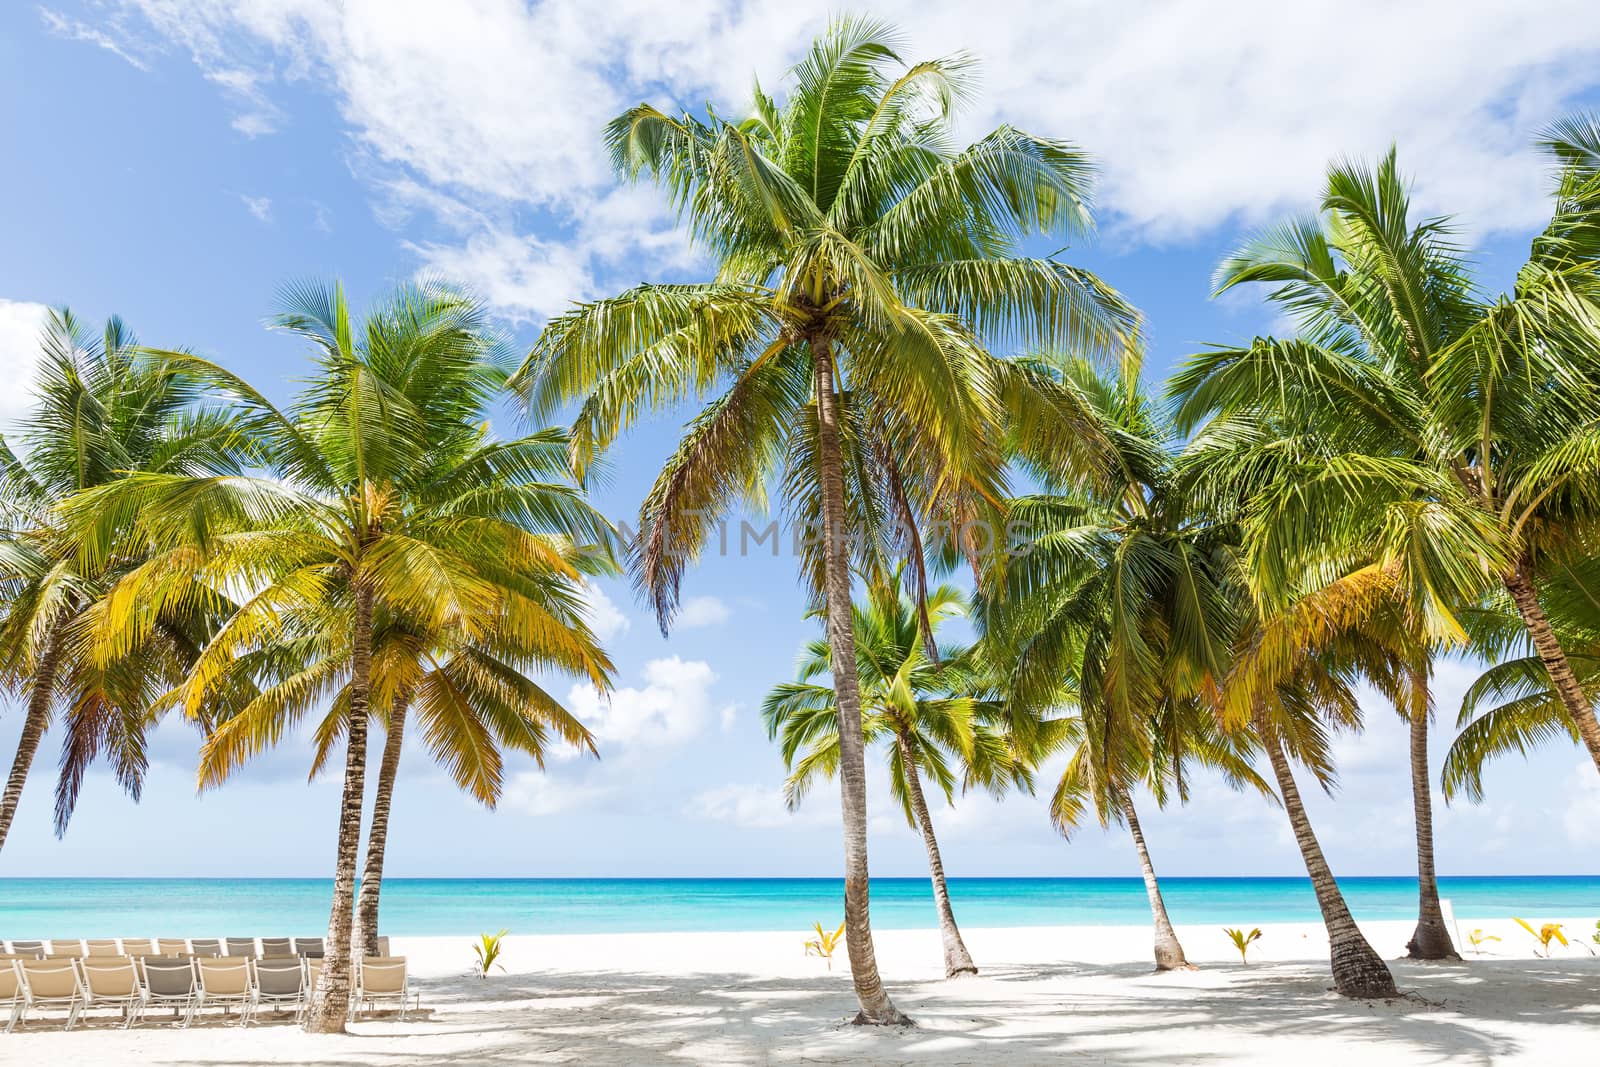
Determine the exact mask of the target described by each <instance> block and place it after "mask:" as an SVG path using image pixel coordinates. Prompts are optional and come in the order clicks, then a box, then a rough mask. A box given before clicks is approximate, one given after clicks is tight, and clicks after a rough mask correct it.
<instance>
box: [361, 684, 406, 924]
mask: <svg viewBox="0 0 1600 1067" xmlns="http://www.w3.org/2000/svg"><path fill="white" fill-rule="evenodd" d="M408 703H409V701H408V700H407V698H406V697H405V696H404V695H396V696H395V698H394V707H393V708H391V709H390V711H389V736H388V737H387V739H385V741H384V743H383V761H382V762H381V763H379V764H378V792H377V796H376V797H375V798H374V800H373V802H372V825H371V826H370V827H369V828H368V829H367V859H366V863H365V864H364V865H363V866H362V868H361V893H360V895H359V896H357V897H356V937H355V940H356V944H358V945H360V946H361V951H362V952H363V953H364V954H366V955H368V956H376V955H378V894H379V892H380V891H381V890H382V889H383V850H384V847H385V846H386V845H387V844H388V842H389V804H390V801H391V800H392V799H393V797H394V780H395V775H396V774H398V773H399V770H400V745H401V740H402V738H403V736H404V734H405V729H406V711H407V705H408Z"/></svg>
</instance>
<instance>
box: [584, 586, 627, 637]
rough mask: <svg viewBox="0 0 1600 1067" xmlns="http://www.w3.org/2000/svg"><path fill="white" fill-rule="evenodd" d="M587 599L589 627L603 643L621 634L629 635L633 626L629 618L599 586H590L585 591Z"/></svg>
mask: <svg viewBox="0 0 1600 1067" xmlns="http://www.w3.org/2000/svg"><path fill="white" fill-rule="evenodd" d="M585 599H586V600H587V601H588V605H587V606H588V616H589V627H590V628H591V629H592V630H594V633H595V636H596V637H598V638H600V640H602V641H609V640H611V639H612V638H613V637H616V636H617V635H619V634H623V633H627V631H628V627H629V626H631V625H632V622H631V621H630V620H629V618H628V616H627V615H625V614H623V611H622V609H621V608H619V607H617V605H616V602H615V601H613V600H612V599H611V598H610V597H608V596H606V594H605V590H603V589H601V588H600V587H599V586H597V585H590V586H588V587H587V588H586V589H585Z"/></svg>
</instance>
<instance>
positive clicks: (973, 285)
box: [519, 18, 1136, 1024]
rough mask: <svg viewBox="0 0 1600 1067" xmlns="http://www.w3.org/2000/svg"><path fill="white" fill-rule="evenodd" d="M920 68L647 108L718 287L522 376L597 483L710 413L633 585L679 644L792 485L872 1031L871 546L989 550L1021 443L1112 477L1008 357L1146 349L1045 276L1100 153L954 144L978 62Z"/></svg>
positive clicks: (856, 60)
mask: <svg viewBox="0 0 1600 1067" xmlns="http://www.w3.org/2000/svg"><path fill="white" fill-rule="evenodd" d="M895 46H896V40H895V35H894V34H893V32H892V31H891V30H890V29H889V28H888V27H886V26H884V25H882V24H880V23H877V22H874V21H871V20H865V19H852V18H843V19H839V20H837V21H835V22H834V23H833V24H832V25H831V26H830V27H829V29H828V31H827V32H826V33H825V34H824V35H823V36H822V37H820V38H818V39H817V41H816V42H815V43H814V44H813V45H812V47H811V49H810V50H809V51H808V53H807V54H806V56H805V58H803V59H802V60H801V61H800V62H799V63H797V64H796V65H795V67H794V68H793V69H792V70H791V72H790V75H791V77H790V86H789V92H788V96H787V99H786V100H785V101H783V102H781V103H780V102H779V101H778V100H776V99H774V98H773V97H770V96H768V95H767V94H765V93H764V92H762V91H761V89H760V88H759V86H758V87H757V88H756V90H755V94H754V95H755V99H754V101H753V103H752V105H751V107H750V109H749V113H748V117H747V118H744V119H742V120H741V121H737V122H734V121H730V120H728V119H725V118H723V117H722V115H721V114H719V113H717V112H715V111H711V110H709V109H708V111H707V113H706V114H705V115H689V114H681V115H669V114H666V113H664V112H662V111H660V110H658V109H656V108H654V107H651V106H650V105H648V104H641V105H639V106H638V107H635V108H632V109H630V110H629V111H627V112H626V113H624V114H623V115H621V116H619V117H618V118H617V119H616V120H614V121H613V122H612V123H611V125H610V126H609V128H608V129H607V133H606V141H607V144H608V146H609V148H610V150H611V155H612V160H613V162H614V163H615V165H616V167H617V169H618V171H619V172H620V173H621V174H623V175H624V176H625V177H627V178H630V179H638V178H640V177H641V176H645V175H648V177H650V178H651V179H653V180H654V181H655V182H656V183H657V184H658V185H660V186H662V187H664V188H665V189H666V191H667V192H668V194H669V196H670V197H671V199H672V201H673V203H674V205H675V206H676V207H677V208H678V209H679V211H680V213H681V214H682V216H683V218H684V220H685V222H686V224H687V227H688V230H689V233H690V235H691V237H692V238H693V239H694V240H695V242H696V243H697V244H698V245H699V246H700V247H701V248H702V249H703V250H705V251H706V252H707V253H709V254H710V255H711V256H712V257H713V258H714V259H715V260H716V265H717V271H716V275H715V277H714V278H713V279H712V280H710V281H707V282H703V283H696V284H688V285H643V286H640V287H638V288H635V289H631V290H628V291H627V292H624V293H622V294H620V295H618V296H615V297H611V298H607V299H602V300H596V301H592V302H589V303H585V304H582V305H579V306H577V307H575V308H574V309H573V310H571V311H569V312H568V313H566V314H564V315H560V316H558V317H557V318H555V319H554V320H552V321H551V322H550V323H549V325H548V326H547V327H546V328H545V330H544V331H543V333H542V334H541V335H540V338H539V340H538V342H537V344H536V345H535V346H534V349H533V350H532V352H531V353H530V354H529V357H528V360H527V363H526V364H525V365H524V367H523V369H522V371H521V372H520V375H519V382H520V384H521V386H522V388H523V390H524V392H525V395H526V397H527V401H528V406H529V410H530V412H531V413H532V415H533V417H534V418H535V419H536V420H538V421H543V419H544V417H545V416H546V415H547V414H548V413H550V412H553V411H555V410H556V409H557V408H559V407H560V406H561V405H563V404H565V403H567V402H568V401H570V400H573V399H574V398H576V399H578V400H580V401H581V406H580V408H579V410H578V415H577V419H576V422H575V424H574V427H573V446H574V459H575V464H576V466H577V467H578V468H579V469H580V470H583V469H586V468H587V466H588V465H589V464H590V463H591V462H592V460H593V459H594V458H595V456H596V455H597V454H598V453H600V452H601V451H603V450H604V449H606V448H607V447H608V446H609V445H610V444H611V443H612V442H613V441H614V440H615V439H616V437H617V436H618V435H619V434H620V433H622V432H623V431H624V430H625V429H626V428H627V427H628V426H629V425H631V424H632V423H633V421H634V420H635V419H636V418H638V417H639V416H640V415H641V414H643V413H644V412H645V411H646V410H648V409H652V408H664V407H671V406H675V405H678V404H680V403H683V402H686V401H689V400H691V399H701V400H704V399H705V398H708V397H710V398H711V399H709V400H708V401H707V402H705V403H704V405H703V406H702V408H701V410H700V412H699V414H698V415H697V416H696V417H695V418H694V419H693V421H692V422H691V423H690V425H689V427H688V429H687V431H686V432H685V434H684V436H683V438H682V440H681V442H680V444H679V447H678V449H677V451H676V452H675V453H674V454H673V456H672V457H671V458H670V459H669V460H668V461H667V465H666V468H665V469H664V470H663V471H662V473H661V475H660V477H659V478H658V479H657V480H656V483H655V485H654V487H653V488H652V489H651V491H650V493H649V495H648V496H647V498H646V500H645V501H644V503H643V506H642V507H641V510H640V520H639V535H638V537H637V539H636V541H635V543H634V545H633V551H632V554H631V560H630V564H631V567H632V570H633V575H634V579H635V582H636V583H637V585H638V587H639V589H640V590H641V592H642V594H643V595H644V596H645V597H646V598H648V599H649V600H650V601H651V602H652V604H653V605H654V607H655V609H656V613H657V615H658V617H659V619H660V622H661V624H662V626H663V628H665V627H666V626H668V625H669V624H670V622H671V619H672V616H673V613H674V611H675V610H676V606H677V602H678V589H679V584H680V580H681V578H682V574H683V571H684V569H685V568H686V567H687V566H688V564H689V563H690V562H691V561H693V560H694V559H695V558H696V557H697V556H698V555H699V553H700V552H701V551H702V550H703V549H704V548H705V546H706V545H707V544H708V542H709V541H710V540H711V537H712V535H713V533H714V532H715V531H717V530H718V529H720V528H721V527H720V524H721V523H722V522H724V521H725V519H726V518H727V516H728V515H729V513H730V512H731V511H732V509H733V508H734V507H735V506H736V504H737V503H738V502H740V501H746V502H750V503H753V504H755V505H756V506H758V507H761V508H764V507H765V506H766V504H767V500H768V495H769V492H770V491H771V490H772V489H773V488H774V485H775V484H776V485H777V486H779V487H781V495H782V504H783V510H784V512H785V514H786V516H787V517H788V519H789V521H790V522H791V523H792V524H793V525H794V526H795V527H796V528H797V530H798V531H799V532H800V533H801V536H800V537H798V538H797V539H798V540H799V541H800V556H801V559H800V564H801V573H802V577H803V581H804V584H805V587H806V589H807V590H808V592H809V593H810V594H811V596H812V597H813V599H814V601H815V603H816V604H817V605H818V606H819V607H821V608H822V609H823V610H824V611H825V612H826V617H827V620H828V641H829V644H830V646H831V649H832V657H833V662H834V663H835V664H838V665H840V669H839V670H838V672H837V673H836V674H835V676H834V686H835V689H836V691H837V694H838V701H837V704H838V713H839V719H840V723H839V735H840V738H841V744H840V756H839V760H840V762H839V783H840V792H841V797H842V803H841V809H842V815H843V823H844V861H845V862H844V868H845V870H844V874H845V902H844V903H845V926H846V944H847V946H848V950H849V956H850V966H851V973H852V977H853V979H854V984H855V992H856V996H857V998H858V1000H859V1001H860V1005H861V1012H860V1014H859V1016H858V1017H857V1021H858V1022H860V1023H868V1024H892V1023H899V1022H902V1021H904V1017H903V1016H902V1015H901V1014H900V1012H899V1011H898V1010H896V1008H895V1007H894V1004H893V1002H892V1000H891V999H890V997H889V996H888V994H887V993H886V992H885V991H884V989H883V985H882V982H881V980H880V978H879V975H878V968H877V962H876V957H875V955H874V952H873V945H872V934H871V926H870V921H869V910H868V909H869V893H868V867H867V841H866V767H865V757H864V753H863V748H862V742H861V738H862V729H861V697H860V687H859V683H858V681H857V678H856V674H855V659H854V653H855V640H854V636H853V634H852V629H851V624H852V616H851V595H852V589H851V563H852V558H851V557H852V544H853V543H854V544H860V543H864V542H868V541H873V540H875V539H877V538H879V537H880V536H882V535H883V534H884V531H885V529H886V528H887V527H889V526H892V525H895V523H894V521H893V520H894V518H896V517H898V518H899V519H901V520H902V523H903V520H904V518H905V517H906V516H908V515H909V516H911V517H913V518H914V519H915V520H916V521H917V522H918V523H931V521H932V520H935V519H937V520H940V521H944V522H946V523H949V524H951V525H952V526H953V527H954V528H955V529H956V530H957V531H958V534H957V539H958V540H960V541H961V542H962V545H963V547H964V548H965V549H966V550H967V551H968V552H976V551H977V546H976V542H977V541H978V540H979V539H978V538H977V537H976V536H967V535H968V534H971V533H972V531H973V529H974V526H975V522H974V520H978V519H988V518H995V519H998V518H999V517H1000V515H999V512H1000V501H1001V500H1003V498H1004V496H1005V489H1004V481H1005V478H1004V460H1005V457H1006V455H1007V450H1006V443H1007V439H1008V437H1009V436H1011V435H1013V434H1015V435H1016V436H1018V437H1020V438H1021V439H1022V441H1023V445H1024V447H1025V449H1026V450H1027V452H1028V454H1030V455H1032V456H1034V457H1036V458H1037V459H1039V460H1040V462H1044V463H1048V464H1050V465H1056V466H1064V465H1069V464H1077V465H1080V466H1082V465H1093V464H1094V463H1095V462H1097V461H1098V460H1099V458H1100V457H1099V451H1098V449H1097V447H1096V446H1097V445H1098V444H1100V442H1098V441H1095V440H1091V439H1089V437H1088V436H1086V429H1085V428H1086V425H1087V424H1086V421H1085V419H1083V418H1082V417H1081V413H1080V412H1079V411H1078V410H1077V408H1076V407H1075V406H1074V398H1073V397H1071V396H1067V395H1063V394H1061V393H1060V392H1059V391H1057V390H1054V389H1052V388H1051V387H1050V383H1049V382H1047V381H1043V380H1041V379H1040V378H1038V377H1037V376H1035V375H1033V374H1032V373H1030V371H1029V370H1028V368H1026V367H1024V366H1022V365H1018V364H1013V363H1010V362H1008V361H1006V360H1002V359H997V358H994V357H993V356H992V355H991V354H990V352H989V351H988V349H987V348H986V347H985V342H986V341H998V342H1005V343H1021V344H1030V345H1048V346H1055V347H1058V348H1060V349H1062V350H1064V351H1072V352H1086V351H1090V350H1094V351H1100V352H1105V353H1110V354H1115V355H1118V356H1120V355H1122V354H1124V353H1125V352H1127V351H1130V350H1131V348H1132V343H1133V334H1134V332H1135V329H1136V318H1135V316H1134V315H1133V313H1132V312H1131V311H1130V310H1129V309H1128V308H1127V307H1126V306H1125V305H1124V304H1123V303H1122V301H1121V300H1120V299H1119V298H1118V297H1117V295H1116V294H1115V293H1114V292H1112V291H1111V290H1109V289H1108V288H1107V287H1105V286H1104V285H1103V284H1101V283H1100V282H1099V281H1098V280H1097V279H1096V278H1094V277H1093V276H1092V275H1090V274H1087V273H1086V272H1083V271H1081V270H1077V269H1075V268H1072V267H1069V266H1067V265H1065V264H1063V263H1060V262H1058V261H1057V260H1055V259H1054V258H1045V259H1038V258H1027V257H1023V256H1021V255H1019V254H1018V249H1019V248H1020V246H1021V244H1022V242H1023V241H1024V240H1025V239H1026V238H1027V237H1028V236H1029V235H1031V234H1041V235H1046V236H1048V237H1050V238H1052V239H1056V240H1060V239H1062V238H1063V237H1065V236H1067V235H1075V234H1080V233H1082V232H1083V231H1084V229H1085V228H1086V226H1087V225H1088V222H1089V214H1088V208H1087V205H1086V193H1087V187H1088V181H1089V167H1088V163H1087V160H1086V159H1085V157H1084V156H1083V154H1082V153H1081V152H1080V151H1078V150H1077V149H1076V148H1075V147H1073V146H1072V145H1069V144H1067V143H1065V142H1061V141H1052V140H1047V139H1044V138H1040V137H1035V136H1032V135H1030V134H1027V133H1023V132H1022V131H1020V130H1016V129H1013V128H1011V127H1009V126H1003V127H1001V128H999V129H997V130H995V131H994V132H993V133H991V134H989V135H988V136H986V137H984V138H982V139H981V140H979V141H978V142H976V143H975V144H973V145H971V146H970V147H967V148H964V149H959V150H957V149H955V148H954V147H953V146H952V144H951V140H950V132H951V116H952V111H953V108H954V107H955V106H956V104H957V103H958V102H960V101H961V100H962V99H963V98H964V97H965V96H966V95H967V93H968V92H969V90H970V85H971V82H970V67H971V63H970V61H969V60H968V59H967V57H965V56H954V57H950V58H946V59H941V60H932V61H925V62H919V63H915V64H910V65H904V64H902V63H901V61H900V59H899V57H898V55H897V53H896V51H895ZM891 501H892V502H893V503H892V504H891V503H890V502H891ZM912 528H913V529H915V528H916V526H915V524H913V526H912ZM991 529H998V522H996V523H995V524H994V525H993V526H992V527H991Z"/></svg>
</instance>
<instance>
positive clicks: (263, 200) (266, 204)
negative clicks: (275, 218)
mask: <svg viewBox="0 0 1600 1067" xmlns="http://www.w3.org/2000/svg"><path fill="white" fill-rule="evenodd" d="M239 199H240V200H242V201H243V202H244V209H245V210H246V211H248V212H250V214H252V215H254V216H255V219H256V221H257V222H271V221H272V198H271V197H270V196H247V195H245V194H244V193H240V194H239Z"/></svg>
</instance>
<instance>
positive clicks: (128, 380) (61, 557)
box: [0, 308, 250, 846]
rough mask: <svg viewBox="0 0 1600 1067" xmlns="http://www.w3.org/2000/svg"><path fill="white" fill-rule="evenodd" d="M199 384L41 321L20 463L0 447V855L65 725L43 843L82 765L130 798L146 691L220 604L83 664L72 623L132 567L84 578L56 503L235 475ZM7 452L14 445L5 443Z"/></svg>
mask: <svg viewBox="0 0 1600 1067" xmlns="http://www.w3.org/2000/svg"><path fill="white" fill-rule="evenodd" d="M204 383H205V380H204V376H203V375H196V374H195V373H193V370H192V368H189V367H187V366H186V365H184V364H183V363H182V361H173V360H167V359H163V358H160V357H155V356H150V355H148V354H146V353H144V352H143V351H141V349H140V348H139V345H138V342H137V340H136V339H135V338H134V336H133V335H132V333H130V332H129V331H128V330H127V328H126V327H125V326H124V325H123V324H122V321H121V320H120V319H116V318H112V319H110V320H109V321H108V322H107V323H106V326H105V329H104V331H103V332H102V333H101V334H100V335H99V336H98V337H96V336H91V335H90V333H89V331H88V330H87V329H85V327H84V325H83V324H82V323H81V322H80V321H79V320H78V319H77V317H76V316H74V315H73V314H72V313H71V312H70V311H69V310H67V309H65V308H62V309H60V310H56V311H52V312H51V313H50V315H49V319H48V321H47V324H46V326H45V328H44V332H43V334H42V336H41V337H40V360H39V364H38V368H37V371H36V375H35V378H34V380H33V382H32V383H31V384H32V386H33V403H32V407H31V409H30V411H29V414H28V417H27V421H26V423H25V428H24V430H23V431H22V433H21V435H20V444H21V448H20V451H18V450H13V448H12V447H11V442H8V441H7V440H5V438H3V437H0V515H3V518H0V522H3V525H4V530H3V532H0V601H3V606H0V648H3V650H4V651H3V654H0V656H3V658H0V680H3V681H4V683H5V684H6V686H7V687H8V688H10V689H12V690H13V691H25V692H26V693H27V694H28V701H27V709H26V712H25V715H24V719H23V724H22V731H21V736H20V738H19V740H18V743H17V751H16V754H15V757H14V759H13V761H12V766H11V773H10V776H9V777H8V779H7V781H6V786H5V793H4V795H3V797H0V846H3V845H4V843H5V840H6V836H7V834H8V833H9V832H10V829H11V824H12V820H13V818H14V817H15V815H16V811H17V805H18V802H19V801H20V800H21V797H22V791H23V786H24V784H25V783H26V781H27V778H28V772H29V770H30V768H31V767H32V765H33V759H34V755H35V753H36V752H37V751H38V748H39V744H40V741H41V739H42V737H43V736H44V733H45V731H46V729H48V727H49V726H50V724H51V722H52V720H53V719H54V718H55V716H56V715H57V714H58V713H61V714H64V715H65V718H66V739H65V740H64V742H63V744H62V758H61V774H60V778H59V780H58V786H57V793H56V830H57V833H61V832H63V831H64V830H65V829H66V824H67V820H68V818H69V817H70V815H71V813H72V809H73V806H74V805H75V803H76V801H77V797H78V790H79V787H80V786H81V784H82V781H83V776H84V774H85V772H86V771H87V769H88V767H89V765H90V764H91V763H92V762H93V761H94V760H95V759H96V758H97V757H101V756H104V757H107V758H109V760H110V762H111V763H112V766H113V769H114V771H115V773H116V775H117V778H118V780H119V781H120V782H121V783H122V784H123V786H124V787H125V788H126V789H127V790H128V791H129V792H130V793H131V794H132V795H134V796H135V798H137V796H138V793H139V789H140V785H141V783H142V781H143V776H144V771H145V765H146V761H145V750H144V729H143V722H142V712H143V709H144V705H145V703H146V702H147V701H148V699H149V697H150V695H151V694H152V692H159V691H160V689H161V688H164V687H165V686H167V685H171V684H173V683H174V682H175V681H176V680H177V679H179V678H181V677H182V676H183V674H184V673H185V672H186V671H187V669H188V666H189V664H190V663H191V662H192V661H193V658H194V656H195V655H196V653H197V651H198V647H199V645H200V644H201V643H203V642H204V641H205V639H206V637H207V635H208V633H207V631H208V627H209V625H210V624H211V621H212V614H213V613H214V612H215V611H218V610H221V609H222V607H223V606H224V605H225V601H224V600H223V599H222V598H221V597H220V596H217V597H212V598H209V599H208V598H206V597H203V596H202V597H197V598H196V599H195V600H194V601H191V602H190V603H189V604H187V605H185V606H184V607H183V608H182V609H174V610H169V611H167V612H165V613H164V614H163V615H162V616H161V617H160V618H159V619H158V620H157V621H156V624H155V625H154V626H152V627H151V629H150V631H149V633H148V634H147V635H146V638H145V640H143V641H142V642H141V643H140V644H139V646H138V647H137V648H136V649H128V650H126V654H124V655H122V656H120V657H118V658H117V659H116V660H115V661H113V662H99V661H96V660H95V659H93V658H92V657H90V656H87V655H85V653H84V641H83V630H84V627H85V625H86V620H87V619H88V618H89V617H90V615H91V614H92V612H93V610H94V608H95V606H96V605H97V604H98V603H99V602H100V600H101V598H102V597H103V596H104V595H105V591H106V587H107V586H108V584H109V583H110V582H111V581H113V580H114V579H115V577H116V576H117V574H118V573H120V572H121V571H123V570H126V569H127V568H129V567H131V566H134V565H136V564H137V563H138V562H139V559H140V558H141V553H142V546H139V545H137V544H128V545H125V546H123V548H122V550H121V551H119V552H118V553H116V554H114V555H110V556H108V557H107V558H104V559H101V560H99V561H96V562H95V563H94V564H93V565H85V563H84V561H83V560H81V559H80V558H79V552H78V549H79V545H78V541H77V538H76V535H75V532H74V531H73V530H72V529H70V528H69V527H68V526H67V525H66V524H64V523H63V521H62V518H61V515H60V513H59V510H58V509H59V506H60V504H61V503H62V502H63V501H64V500H66V499H68V498H69V497H71V496H72V495H73V494H75V493H78V492H81V491H84V490H87V489H92V488H94V487H96V486H102V485H106V484H108V483H111V482H114V481H116V480H118V479H121V478H123V477H126V476H127V475H129V474H132V473H136V472H145V473H161V474H169V475H173V476H188V475H201V474H224V473H228V472H232V471H236V470H238V469H239V468H240V466H241V464H242V463H243V462H245V461H246V457H247V456H248V455H249V451H250V450H249V442H248V440H247V438H246V437H245V436H244V435H243V434H241V433H240V432H239V430H238V428H237V427H236V426H234V425H232V424H231V423H230V421H229V419H228V417H227V415H226V414H225V413H222V412H219V411H217V410H215V409H214V408H213V407H208V406H205V405H204V404H203V387H204ZM17 440H18V438H17V437H13V438H12V441H17Z"/></svg>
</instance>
